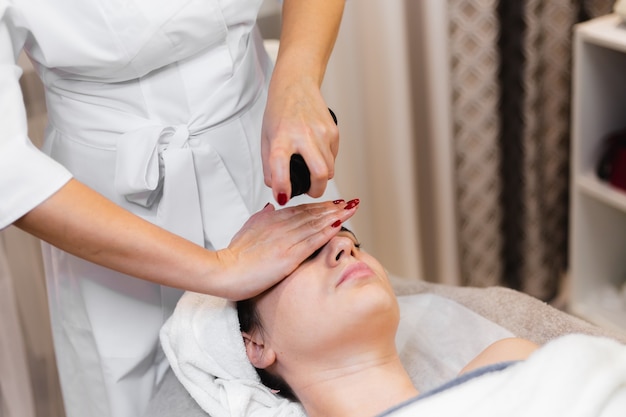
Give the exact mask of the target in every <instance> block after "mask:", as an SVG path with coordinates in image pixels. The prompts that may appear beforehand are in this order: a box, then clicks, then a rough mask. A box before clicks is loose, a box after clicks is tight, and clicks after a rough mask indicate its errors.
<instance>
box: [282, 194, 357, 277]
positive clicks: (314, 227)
mask: <svg viewBox="0 0 626 417" xmlns="http://www.w3.org/2000/svg"><path fill="white" fill-rule="evenodd" d="M358 205H359V200H358V199H354V200H351V201H350V202H348V203H347V204H346V205H345V206H343V208H342V209H340V210H335V211H332V212H329V213H327V214H326V215H324V216H323V217H321V218H314V219H312V220H310V221H309V222H308V223H306V224H303V225H301V226H300V229H301V231H302V234H301V238H300V239H298V240H297V241H296V243H295V244H294V245H293V247H292V250H293V256H294V259H296V260H297V263H296V266H297V265H299V264H300V263H301V262H302V261H303V260H304V259H306V258H307V257H308V256H309V255H310V254H311V253H312V252H314V251H315V250H317V249H319V248H320V247H322V246H323V245H325V244H326V243H327V242H328V241H329V240H330V239H331V238H332V237H333V236H335V235H336V234H337V233H338V232H339V231H340V230H341V228H340V227H339V226H340V225H341V224H342V223H344V222H345V221H346V220H348V219H349V218H350V217H352V216H353V215H354V214H355V213H356V210H357V209H358Z"/></svg>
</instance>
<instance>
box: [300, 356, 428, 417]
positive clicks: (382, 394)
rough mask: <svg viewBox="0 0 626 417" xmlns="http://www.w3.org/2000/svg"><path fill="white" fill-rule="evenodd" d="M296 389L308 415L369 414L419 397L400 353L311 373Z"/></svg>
mask: <svg viewBox="0 0 626 417" xmlns="http://www.w3.org/2000/svg"><path fill="white" fill-rule="evenodd" d="M307 379H308V381H309V382H308V383H307V384H306V385H305V386H302V387H301V388H300V389H297V390H296V392H297V394H298V397H299V399H300V401H301V402H302V405H303V406H304V408H305V410H306V412H307V415H308V416H309V417H335V416H337V417H339V416H341V417H351V416H355V417H356V416H358V417H368V416H375V415H378V414H380V413H382V412H383V411H385V410H387V409H389V408H391V407H393V406H394V405H396V404H399V403H401V402H403V401H406V400H408V399H410V398H413V397H415V396H417V395H418V394H419V393H418V391H417V389H415V387H414V386H413V384H412V382H411V379H410V378H409V375H408V374H407V373H406V371H405V369H404V367H403V366H402V364H401V363H400V359H399V358H398V356H397V355H395V356H393V357H390V358H383V359H380V360H375V361H371V362H369V363H365V364H364V363H361V364H360V365H359V366H349V367H345V368H340V369H333V370H328V369H325V370H323V371H320V372H317V373H313V374H312V375H311V374H309V375H308V378H307Z"/></svg>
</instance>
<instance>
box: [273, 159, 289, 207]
mask: <svg viewBox="0 0 626 417" xmlns="http://www.w3.org/2000/svg"><path fill="white" fill-rule="evenodd" d="M291 154H292V152H290V150H288V149H286V148H274V149H273V150H272V152H271V154H270V157H269V165H270V166H269V169H270V175H271V184H270V186H271V187H272V193H273V194H274V199H275V200H276V202H278V204H280V205H281V206H284V205H285V204H286V203H287V201H289V196H290V195H291V183H290V182H289V162H290V160H291Z"/></svg>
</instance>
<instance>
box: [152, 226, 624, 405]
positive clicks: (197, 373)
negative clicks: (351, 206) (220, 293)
mask: <svg viewBox="0 0 626 417" xmlns="http://www.w3.org/2000/svg"><path fill="white" fill-rule="evenodd" d="M237 310H238V311H237ZM398 322H399V307H398V302H397V298H396V296H395V295H394V292H393V290H392V287H391V285H390V282H389V279H388V277H387V274H386V272H385V270H384V269H383V267H382V266H381V265H380V264H379V263H378V261H377V260H376V259H374V258H373V257H372V256H370V255H368V254H367V253H366V252H364V251H362V250H361V249H360V248H359V244H358V242H357V240H356V237H355V236H354V235H353V234H352V233H351V232H350V231H348V230H347V229H343V230H342V231H341V232H340V233H339V234H338V235H337V236H335V237H334V238H333V239H332V240H331V241H330V242H329V243H328V244H326V245H325V246H324V247H322V248H321V249H319V250H318V251H316V252H315V253H314V254H313V255H311V257H309V259H308V260H307V261H305V262H304V263H302V264H301V265H300V266H299V267H298V268H297V269H296V270H295V271H294V272H293V273H292V274H291V275H289V276H288V277H286V278H285V279H284V280H283V281H281V282H280V283H279V284H277V285H276V286H274V287H273V288H271V289H270V290H268V291H266V292H265V293H263V294H261V295H259V296H257V297H255V298H253V299H250V300H245V301H240V302H238V303H237V305H236V307H235V305H234V303H232V302H229V301H226V300H222V299H218V298H215V297H211V296H206V295H199V294H194V293H187V294H186V295H185V296H184V297H183V298H182V299H181V301H180V302H179V305H178V307H177V309H176V311H175V313H174V315H173V316H172V317H171V318H170V320H169V321H168V322H167V323H166V325H165V326H164V327H163V329H162V332H161V341H162V344H163V348H164V351H165V353H166V355H167V356H168V359H169V361H170V363H171V365H172V369H173V371H174V373H175V374H176V376H177V377H178V379H179V380H180V381H181V383H182V384H183V385H184V386H185V388H186V389H187V390H188V391H189V392H190V394H191V396H192V397H193V398H194V399H195V400H196V401H197V402H198V404H199V405H200V406H201V407H202V408H203V409H204V410H205V411H206V412H207V413H208V414H209V415H210V416H212V417H221V416H242V417H243V416H298V415H303V410H304V412H305V413H306V415H308V416H309V417H318V416H324V417H333V416H337V417H350V416H355V417H356V416H358V417H367V416H390V417H400V416H420V417H422V416H456V415H459V416H481V417H485V416H498V417H499V416H502V415H507V416H533V417H535V416H561V415H567V416H606V417H609V416H620V417H623V416H625V415H626V346H624V345H621V344H619V343H618V342H615V341H613V340H609V339H604V338H598V337H592V336H584V335H569V336H565V337H562V338H559V339H556V340H554V341H552V342H550V343H548V344H546V345H545V346H543V347H541V348H538V346H537V345H535V344H534V343H532V342H530V341H527V340H523V339H518V338H505V339H501V340H498V341H496V342H495V343H492V344H491V345H489V346H488V347H487V348H485V349H484V350H483V351H482V352H480V353H479V354H478V355H477V356H476V357H475V358H474V359H473V360H471V361H469V363H467V364H466V366H465V367H464V368H463V369H462V370H461V372H460V373H459V376H458V377H456V378H454V379H452V380H450V381H448V382H447V383H445V384H443V385H441V386H439V387H438V388H435V389H432V390H428V391H426V392H419V391H418V390H417V388H416V387H415V385H414V384H413V382H412V381H411V376H410V375H409V374H408V372H407V371H406V370H405V368H404V366H403V364H402V362H401V360H400V358H399V355H398V352H397V349H396V343H395V340H396V331H397V328H398ZM261 381H262V383H261Z"/></svg>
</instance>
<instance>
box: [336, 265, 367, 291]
mask: <svg viewBox="0 0 626 417" xmlns="http://www.w3.org/2000/svg"><path fill="white" fill-rule="evenodd" d="M373 274H374V271H373V270H372V268H370V267H369V266H368V265H367V264H366V263H365V262H357V263H354V264H352V265H350V266H348V267H347V268H346V269H345V270H344V271H343V273H342V274H341V276H340V277H339V281H338V282H337V286H340V285H341V284H343V283H344V282H347V281H352V280H357V279H361V278H366V277H370V276H372V275H373Z"/></svg>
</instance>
